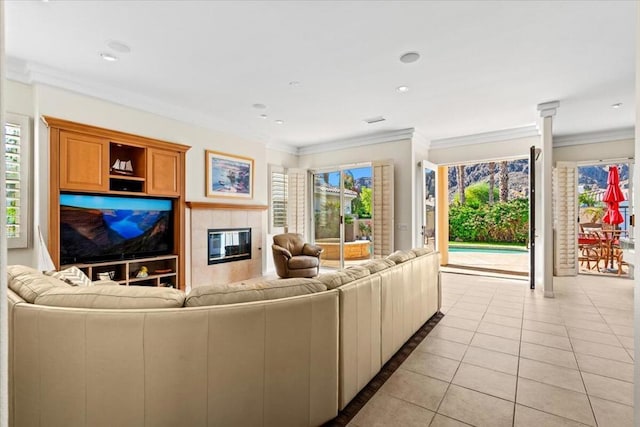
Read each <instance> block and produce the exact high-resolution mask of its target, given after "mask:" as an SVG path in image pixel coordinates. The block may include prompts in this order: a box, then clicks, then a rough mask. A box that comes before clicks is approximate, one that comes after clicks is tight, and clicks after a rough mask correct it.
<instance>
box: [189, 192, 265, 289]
mask: <svg viewBox="0 0 640 427" xmlns="http://www.w3.org/2000/svg"><path fill="white" fill-rule="evenodd" d="M187 206H188V207H189V208H191V210H190V213H191V236H190V238H191V266H190V267H191V286H192V288H195V287H198V286H203V285H210V284H225V283H231V282H237V281H240V280H246V279H250V278H253V277H259V276H260V275H261V274H262V252H263V250H262V237H263V229H264V228H263V223H265V222H266V208H267V207H266V206H257V205H232V204H223V203H206V202H191V203H188V204H187Z"/></svg>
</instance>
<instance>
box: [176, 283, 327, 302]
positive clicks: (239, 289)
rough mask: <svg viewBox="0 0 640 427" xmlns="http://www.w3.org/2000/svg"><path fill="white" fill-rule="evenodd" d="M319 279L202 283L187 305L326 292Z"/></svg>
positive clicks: (192, 293) (189, 297) (194, 290)
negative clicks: (218, 283)
mask: <svg viewBox="0 0 640 427" xmlns="http://www.w3.org/2000/svg"><path fill="white" fill-rule="evenodd" d="M326 290H327V287H326V286H325V285H324V284H323V283H322V282H320V281H318V280H316V279H305V278H292V279H277V280H267V281H264V282H256V283H235V284H225V285H210V286H201V287H197V288H195V289H193V290H192V291H191V292H190V293H189V295H188V296H187V299H186V301H185V304H184V305H185V306H186V307H201V306H208V305H225V304H237V303H241V302H250V301H262V300H270V299H280V298H287V297H293V296H297V295H307V294H313V293H316V292H321V291H326Z"/></svg>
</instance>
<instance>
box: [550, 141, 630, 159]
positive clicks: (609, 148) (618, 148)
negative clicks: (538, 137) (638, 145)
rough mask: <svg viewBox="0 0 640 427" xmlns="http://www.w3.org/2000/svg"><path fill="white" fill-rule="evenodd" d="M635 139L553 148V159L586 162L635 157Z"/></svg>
mask: <svg viewBox="0 0 640 427" xmlns="http://www.w3.org/2000/svg"><path fill="white" fill-rule="evenodd" d="M634 151H635V148H634V140H633V139H623V140H618V141H606V142H598V143H592V144H577V145H569V146H567V147H554V148H553V161H554V162H559V161H566V162H585V161H591V160H594V161H598V160H608V159H628V158H633V157H634Z"/></svg>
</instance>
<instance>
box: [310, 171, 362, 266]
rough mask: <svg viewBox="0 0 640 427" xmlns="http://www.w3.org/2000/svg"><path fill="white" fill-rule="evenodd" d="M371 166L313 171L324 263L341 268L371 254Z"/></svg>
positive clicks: (316, 231)
mask: <svg viewBox="0 0 640 427" xmlns="http://www.w3.org/2000/svg"><path fill="white" fill-rule="evenodd" d="M371 205H372V168H371V166H370V165H366V166H345V167H341V168H336V169H333V170H319V171H315V172H314V174H313V213H314V216H313V236H314V242H315V244H317V245H319V246H322V247H323V249H324V251H323V254H322V257H321V266H322V267H329V268H342V267H344V266H345V264H346V265H350V264H354V263H360V262H362V261H364V260H368V259H371V257H372V255H371V254H372V252H373V251H372V229H371V228H372V212H373V211H372V206H371Z"/></svg>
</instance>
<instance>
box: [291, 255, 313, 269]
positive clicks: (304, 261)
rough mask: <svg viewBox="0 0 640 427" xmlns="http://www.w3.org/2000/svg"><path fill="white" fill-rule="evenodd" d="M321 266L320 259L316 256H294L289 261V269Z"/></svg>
mask: <svg viewBox="0 0 640 427" xmlns="http://www.w3.org/2000/svg"><path fill="white" fill-rule="evenodd" d="M319 264H320V262H319V259H318V258H317V257H314V256H308V255H298V256H294V257H292V258H291V259H290V260H289V268H292V269H300V268H314V267H317V266H318V265H319Z"/></svg>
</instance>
